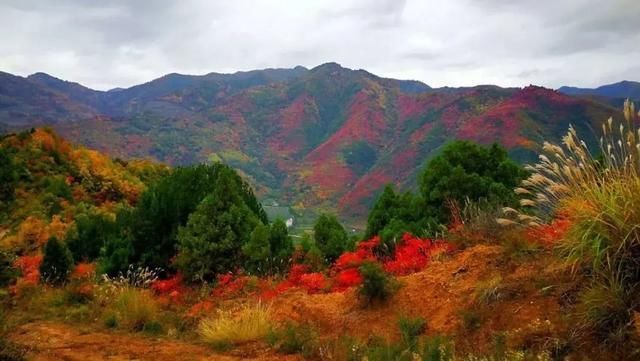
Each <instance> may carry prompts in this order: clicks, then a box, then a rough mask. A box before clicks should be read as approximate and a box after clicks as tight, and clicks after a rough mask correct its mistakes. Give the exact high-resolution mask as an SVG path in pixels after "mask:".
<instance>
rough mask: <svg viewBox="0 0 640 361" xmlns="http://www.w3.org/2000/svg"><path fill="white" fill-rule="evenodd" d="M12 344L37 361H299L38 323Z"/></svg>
mask: <svg viewBox="0 0 640 361" xmlns="http://www.w3.org/2000/svg"><path fill="white" fill-rule="evenodd" d="M11 340H12V341H14V342H16V343H18V344H20V345H23V346H26V347H27V348H28V349H29V353H28V355H27V356H28V359H30V360H34V361H60V360H64V361H87V360H92V361H100V360H109V361H121V360H122V361H124V360H127V361H131V360H139V361H146V360H150V361H151V360H152V361H165V360H166V361H169V360H171V361H236V360H255V361H258V360H260V361H276V360H289V361H294V360H298V358H297V357H295V356H285V355H278V354H274V352H273V351H271V350H269V349H267V348H266V347H264V346H260V345H246V346H244V347H240V348H237V349H234V350H233V351H230V352H229V353H225V354H219V353H216V351H214V350H212V349H211V348H209V347H206V346H203V345H196V344H191V343H187V342H180V341H170V340H167V339H154V338H150V337H145V336H140V335H131V334H123V333H108V332H100V331H95V330H87V329H82V328H77V327H74V326H70V325H65V324H60V323H51V322H37V323H30V324H26V325H23V326H21V327H20V328H18V329H17V330H15V331H14V332H12V335H11Z"/></svg>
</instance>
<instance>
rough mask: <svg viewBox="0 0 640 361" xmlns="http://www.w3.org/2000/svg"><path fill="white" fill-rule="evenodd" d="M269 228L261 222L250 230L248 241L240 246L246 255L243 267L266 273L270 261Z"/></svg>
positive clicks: (253, 271)
mask: <svg viewBox="0 0 640 361" xmlns="http://www.w3.org/2000/svg"><path fill="white" fill-rule="evenodd" d="M270 233H271V232H270V228H269V226H267V225H264V224H262V223H260V224H258V225H257V226H256V228H255V229H254V230H253V232H251V235H250V236H249V241H248V242H247V243H245V244H244V245H243V246H242V253H243V254H244V255H245V257H246V259H247V260H246V261H245V268H246V269H247V270H249V271H250V272H251V273H254V274H266V273H267V272H268V271H269V270H270V267H269V266H270V264H271V261H272V257H273V256H272V252H271V245H270V243H269V240H270V238H271V234H270Z"/></svg>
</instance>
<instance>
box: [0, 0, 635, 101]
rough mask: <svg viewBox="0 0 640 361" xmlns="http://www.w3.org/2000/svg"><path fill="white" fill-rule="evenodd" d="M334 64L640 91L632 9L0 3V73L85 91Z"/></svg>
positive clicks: (333, 1)
mask: <svg viewBox="0 0 640 361" xmlns="http://www.w3.org/2000/svg"><path fill="white" fill-rule="evenodd" d="M329 61H335V62H338V63H340V64H342V65H343V66H345V67H349V68H354V69H366V70H368V71H370V72H372V73H374V74H377V75H381V76H385V77H394V78H401V79H417V80H421V81H423V82H425V83H427V84H429V85H431V86H444V85H450V86H461V85H477V84H497V85H501V86H524V85H528V84H530V83H532V84H538V85H544V86H547V87H553V88H556V87H559V86H561V85H578V86H596V85H601V84H605V83H611V82H616V81H619V80H623V79H627V80H640V0H551V1H549V0H514V1H511V0H446V1H445V0H433V1H428V0H415V1H412V0H407V1H402V0H327V1H320V0H316V1H311V0H309V1H305V0H282V1H266V0H265V1H259V0H254V1H248V0H228V1H224V0H218V1H214V0H211V1H205V0H202V1H197V0H157V1H151V0H149V1H142V0H140V1H137V0H131V1H124V0H122V1H119V0H100V1H94V0H51V1H46V0H42V1H30V0H1V1H0V70H1V71H6V72H10V73H14V74H19V75H28V74H31V73H33V72H37V71H43V72H46V73H49V74H51V75H54V76H57V77H60V78H63V79H66V80H72V81H77V82H79V83H81V84H84V85H86V86H89V87H92V88H95V89H103V90H106V89H110V88H113V87H127V86H131V85H134V84H138V83H142V82H146V81H149V80H151V79H153V78H157V77H159V76H161V75H163V74H166V73H170V72H178V73H186V74H205V73H208V72H213V71H215V72H234V71H237V70H249V69H257V68H267V67H293V66H295V65H303V66H306V67H314V66H316V65H319V64H322V63H325V62H329Z"/></svg>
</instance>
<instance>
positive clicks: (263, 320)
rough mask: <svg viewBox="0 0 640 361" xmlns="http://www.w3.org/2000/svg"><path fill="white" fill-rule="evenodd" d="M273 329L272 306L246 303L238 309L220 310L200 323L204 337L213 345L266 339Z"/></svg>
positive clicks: (201, 333)
mask: <svg viewBox="0 0 640 361" xmlns="http://www.w3.org/2000/svg"><path fill="white" fill-rule="evenodd" d="M270 330H271V319H270V307H269V306H268V305H265V304H263V303H260V302H258V303H254V304H246V305H244V306H242V307H241V308H240V309H239V310H236V311H231V310H227V311H218V313H217V314H216V315H215V316H212V317H208V318H204V319H203V320H202V321H200V324H199V325H198V332H199V333H200V336H201V337H202V339H203V340H204V341H206V342H208V343H211V344H213V345H221V344H234V345H237V344H243V343H247V342H251V341H257V340H261V339H264V338H265V337H266V336H267V335H268V333H269V331H270Z"/></svg>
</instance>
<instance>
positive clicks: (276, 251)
mask: <svg viewBox="0 0 640 361" xmlns="http://www.w3.org/2000/svg"><path fill="white" fill-rule="evenodd" d="M269 243H270V245H271V254H272V256H273V257H274V259H275V261H276V262H277V263H283V262H286V261H287V260H289V258H290V257H291V254H292V253H293V241H292V240H291V237H290V236H289V230H288V229H287V225H286V223H284V221H283V220H282V219H276V220H275V221H274V222H273V223H272V224H271V235H270V238H269Z"/></svg>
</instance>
